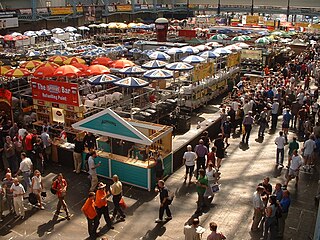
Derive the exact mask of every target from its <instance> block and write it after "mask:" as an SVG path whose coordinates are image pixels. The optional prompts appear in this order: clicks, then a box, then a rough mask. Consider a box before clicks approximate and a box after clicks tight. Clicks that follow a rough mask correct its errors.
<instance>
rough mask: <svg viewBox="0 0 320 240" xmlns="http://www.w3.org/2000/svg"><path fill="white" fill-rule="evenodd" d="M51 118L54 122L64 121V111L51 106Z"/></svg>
mask: <svg viewBox="0 0 320 240" xmlns="http://www.w3.org/2000/svg"><path fill="white" fill-rule="evenodd" d="M52 120H53V121H54V122H61V123H63V122H64V112H63V109H61V108H55V107H53V108H52Z"/></svg>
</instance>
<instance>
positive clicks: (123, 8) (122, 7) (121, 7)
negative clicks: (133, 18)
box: [116, 4, 132, 12]
mask: <svg viewBox="0 0 320 240" xmlns="http://www.w3.org/2000/svg"><path fill="white" fill-rule="evenodd" d="M116 7H117V12H131V11H132V5H131V4H126V5H117V6H116Z"/></svg>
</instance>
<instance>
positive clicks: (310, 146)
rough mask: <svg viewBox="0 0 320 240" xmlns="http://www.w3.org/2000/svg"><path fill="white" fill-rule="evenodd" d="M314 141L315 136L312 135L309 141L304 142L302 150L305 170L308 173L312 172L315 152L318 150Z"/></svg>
mask: <svg viewBox="0 0 320 240" xmlns="http://www.w3.org/2000/svg"><path fill="white" fill-rule="evenodd" d="M314 140H315V139H314V136H313V135H310V137H309V139H308V140H307V141H305V142H304V144H303V149H302V150H303V157H304V164H305V166H303V169H304V170H305V171H308V172H311V167H312V166H313V158H314V156H313V152H314V150H315V149H316V143H315V141H314Z"/></svg>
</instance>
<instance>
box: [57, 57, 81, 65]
mask: <svg viewBox="0 0 320 240" xmlns="http://www.w3.org/2000/svg"><path fill="white" fill-rule="evenodd" d="M63 63H64V64H66V65H71V64H74V63H81V64H85V63H86V61H85V60H83V59H82V58H79V57H71V58H68V59H67V60H65V61H63Z"/></svg>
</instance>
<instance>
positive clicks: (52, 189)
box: [50, 181, 57, 195]
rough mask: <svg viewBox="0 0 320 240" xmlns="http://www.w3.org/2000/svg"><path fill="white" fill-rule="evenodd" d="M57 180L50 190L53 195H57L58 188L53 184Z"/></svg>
mask: <svg viewBox="0 0 320 240" xmlns="http://www.w3.org/2000/svg"><path fill="white" fill-rule="evenodd" d="M55 183H56V182H55V181H54V182H53V183H52V185H51V188H50V192H51V193H52V194H53V195H56V194H57V190H56V189H55V188H54V187H53V185H54V184H55Z"/></svg>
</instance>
